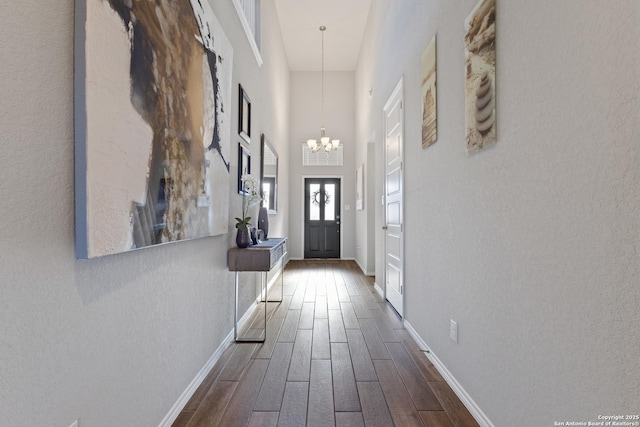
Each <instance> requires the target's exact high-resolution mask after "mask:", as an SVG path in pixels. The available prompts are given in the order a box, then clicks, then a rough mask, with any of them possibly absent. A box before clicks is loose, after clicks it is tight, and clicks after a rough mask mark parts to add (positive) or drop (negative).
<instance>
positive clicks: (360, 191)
mask: <svg viewBox="0 0 640 427" xmlns="http://www.w3.org/2000/svg"><path fill="white" fill-rule="evenodd" d="M363 209H364V164H361V165H360V166H358V169H357V170H356V210H359V211H361V210H363Z"/></svg>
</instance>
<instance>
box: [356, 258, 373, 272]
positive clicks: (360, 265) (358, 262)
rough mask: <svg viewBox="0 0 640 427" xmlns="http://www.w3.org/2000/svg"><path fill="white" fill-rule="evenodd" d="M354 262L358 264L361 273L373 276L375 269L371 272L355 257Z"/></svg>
mask: <svg viewBox="0 0 640 427" xmlns="http://www.w3.org/2000/svg"><path fill="white" fill-rule="evenodd" d="M355 262H356V264H358V267H360V270H362V274H364V275H365V276H375V275H376V273H375V271H373V272H371V271H367V270H366V269H365V268H364V267H363V266H362V264H360V261H358V260H357V259H355Z"/></svg>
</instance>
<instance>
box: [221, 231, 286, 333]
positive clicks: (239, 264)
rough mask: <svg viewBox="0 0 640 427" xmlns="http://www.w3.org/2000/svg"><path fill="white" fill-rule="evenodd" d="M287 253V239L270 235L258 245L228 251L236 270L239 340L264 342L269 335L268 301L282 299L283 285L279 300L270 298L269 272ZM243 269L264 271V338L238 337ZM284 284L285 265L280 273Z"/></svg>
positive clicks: (235, 320)
mask: <svg viewBox="0 0 640 427" xmlns="http://www.w3.org/2000/svg"><path fill="white" fill-rule="evenodd" d="M286 253H287V239H286V238H277V237H270V238H269V239H268V240H265V241H264V242H260V243H258V244H257V245H251V246H249V247H248V248H245V249H240V248H231V249H229V251H228V252H227V263H228V265H229V271H233V272H235V300H236V301H235V308H234V311H233V335H234V339H235V340H236V341H237V342H264V340H265V339H266V337H267V302H281V301H282V287H281V293H280V299H279V300H269V299H268V297H267V273H268V272H269V271H271V269H272V268H273V267H275V265H276V264H277V263H278V262H280V261H281V260H282V259H283V258H284V256H285V254H286ZM242 271H253V272H262V273H263V274H261V275H260V294H261V301H262V302H264V334H263V335H262V338H239V337H238V286H239V283H238V282H239V280H238V273H240V272H242ZM280 274H281V275H282V276H281V280H282V286H284V266H283V268H282V272H281V273H280Z"/></svg>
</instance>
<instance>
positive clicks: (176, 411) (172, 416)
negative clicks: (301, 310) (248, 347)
mask: <svg viewBox="0 0 640 427" xmlns="http://www.w3.org/2000/svg"><path fill="white" fill-rule="evenodd" d="M285 266H286V263H285ZM282 269H284V266H283V267H282ZM280 274H282V270H281V271H279V272H278V274H274V276H273V277H272V278H271V280H270V281H269V283H268V284H267V292H268V290H269V289H271V287H272V286H273V285H274V284H275V282H276V279H278V278H279V277H280ZM260 299H261V296H260V295H258V297H257V298H256V300H255V301H254V302H253V303H252V304H251V306H249V308H247V311H245V313H244V314H243V315H242V317H241V318H240V319H239V320H238V329H239V330H240V329H242V327H243V326H244V324H245V323H246V322H247V321H248V320H249V318H250V317H251V315H252V314H253V311H254V310H255V309H256V307H257V306H258V303H259V302H260ZM233 335H234V333H233V329H232V330H231V331H230V332H229V333H228V334H227V336H226V337H225V339H224V340H223V341H222V343H221V344H220V346H218V348H217V349H216V351H215V352H214V353H213V355H211V357H210V358H209V360H207V363H205V364H204V366H203V367H202V369H200V372H198V374H197V375H196V377H195V378H194V379H193V380H192V381H191V383H189V385H188V386H187V389H186V390H185V391H184V392H182V394H181V395H180V397H179V398H178V400H177V402H176V403H174V404H173V406H172V407H171V409H170V410H169V413H168V414H167V415H165V417H164V419H163V420H162V421H161V422H160V424H159V425H158V427H171V425H172V424H173V423H174V421H175V420H176V419H177V418H178V416H179V415H180V412H182V410H183V409H184V407H185V406H187V403H189V400H190V399H191V397H193V395H194V393H195V392H196V390H198V387H200V385H201V384H202V382H203V381H204V380H205V378H207V375H209V372H211V369H213V367H214V365H215V364H216V362H218V360H219V359H220V356H222V353H223V352H224V351H225V350H226V348H227V347H228V346H229V344H230V343H231V342H232V341H233Z"/></svg>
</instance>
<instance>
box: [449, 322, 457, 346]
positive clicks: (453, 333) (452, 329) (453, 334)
mask: <svg viewBox="0 0 640 427" xmlns="http://www.w3.org/2000/svg"><path fill="white" fill-rule="evenodd" d="M449 338H451V341H453V342H454V343H456V344H457V343H458V323H457V322H456V321H455V320H453V319H449Z"/></svg>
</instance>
